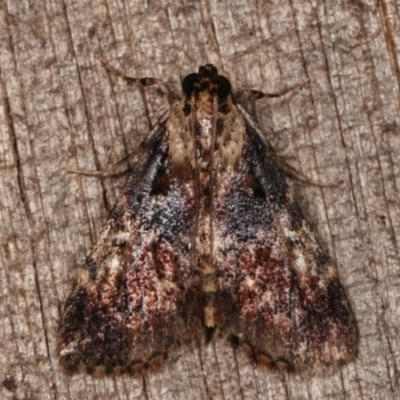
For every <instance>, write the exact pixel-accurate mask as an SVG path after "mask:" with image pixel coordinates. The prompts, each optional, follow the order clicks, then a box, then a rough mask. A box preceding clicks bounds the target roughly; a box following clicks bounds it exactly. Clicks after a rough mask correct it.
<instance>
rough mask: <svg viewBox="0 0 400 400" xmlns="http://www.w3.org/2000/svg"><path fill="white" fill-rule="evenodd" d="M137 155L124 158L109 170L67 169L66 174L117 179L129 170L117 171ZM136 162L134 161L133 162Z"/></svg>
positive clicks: (132, 154) (133, 154) (131, 154)
mask: <svg viewBox="0 0 400 400" xmlns="http://www.w3.org/2000/svg"><path fill="white" fill-rule="evenodd" d="M137 155H138V152H137V151H134V152H132V153H130V154H128V155H127V156H125V157H124V158H123V159H122V160H119V161H118V162H117V163H115V164H114V165H112V166H111V167H110V168H106V169H101V170H100V171H85V170H82V169H68V170H67V172H68V173H69V174H77V175H85V176H101V177H103V178H107V177H110V176H112V177H117V176H120V175H124V174H126V173H127V172H129V171H130V170H131V168H129V167H128V168H125V170H124V171H120V172H117V169H118V168H119V167H120V166H121V165H124V164H126V163H127V162H128V161H129V160H130V159H131V158H134V157H135V156H137ZM135 161H136V160H134V162H135Z"/></svg>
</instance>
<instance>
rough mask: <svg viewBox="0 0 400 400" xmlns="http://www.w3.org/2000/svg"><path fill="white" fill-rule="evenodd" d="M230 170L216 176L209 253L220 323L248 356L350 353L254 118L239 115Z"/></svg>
mask: <svg viewBox="0 0 400 400" xmlns="http://www.w3.org/2000/svg"><path fill="white" fill-rule="evenodd" d="M243 122H244V124H243V151H242V155H241V157H240V159H239V163H238V166H237V168H234V169H226V170H224V171H223V172H222V171H221V173H220V174H219V176H218V178H217V182H218V183H217V185H218V187H217V191H216V193H217V194H216V199H215V216H216V226H215V232H214V235H215V243H216V248H215V257H216V265H217V268H218V278H219V288H220V303H219V309H220V315H221V318H222V320H223V323H222V325H225V327H226V328H227V329H228V331H229V332H231V333H232V334H234V335H235V336H237V337H239V338H240V339H241V340H242V341H243V342H245V343H247V344H249V345H250V347H251V348H252V349H253V350H254V352H255V353H256V354H258V353H261V354H264V355H266V356H268V357H269V358H270V359H272V360H275V361H277V360H282V361H287V362H289V363H291V364H307V363H315V362H331V361H337V360H342V359H343V360H344V359H348V358H351V356H353V355H354V352H355V346H356V329H355V322H354V318H353V315H352V313H351V309H350V306H349V303H348V300H347V298H346V295H345V293H344V291H343V288H342V286H341V284H340V282H339V279H338V274H337V270H336V268H335V266H334V265H332V263H331V262H330V261H329V259H328V258H327V257H325V256H324V254H323V253H322V251H321V249H320V247H319V245H318V243H317V242H316V240H315V238H314V236H313V234H312V232H311V231H310V229H309V226H308V224H307V222H306V221H305V219H304V217H303V214H302V212H301V210H300V208H299V206H298V205H297V203H296V202H295V200H294V199H293V196H292V193H291V191H290V190H289V188H288V186H287V184H286V182H285V180H284V178H283V176H282V174H281V172H280V171H279V169H278V167H277V165H276V164H275V162H274V160H273V157H271V155H270V154H269V153H268V152H269V150H268V149H267V146H266V145H265V144H264V142H263V141H262V140H261V138H260V135H259V134H258V132H257V129H256V127H255V125H254V123H253V122H252V121H251V120H250V119H249V117H248V116H247V115H243Z"/></svg>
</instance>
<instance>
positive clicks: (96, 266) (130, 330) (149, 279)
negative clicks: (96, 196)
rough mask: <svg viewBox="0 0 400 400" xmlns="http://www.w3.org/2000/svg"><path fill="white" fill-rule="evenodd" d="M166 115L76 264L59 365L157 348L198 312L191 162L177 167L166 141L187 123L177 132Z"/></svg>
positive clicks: (123, 358)
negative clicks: (89, 247)
mask: <svg viewBox="0 0 400 400" xmlns="http://www.w3.org/2000/svg"><path fill="white" fill-rule="evenodd" d="M181 108H182V107H181ZM170 114H171V113H170ZM175 114H176V112H175ZM173 120H174V117H173V116H172V117H169V118H166V119H164V121H163V122H161V123H160V124H159V125H158V127H156V129H155V131H154V132H153V134H152V135H151V136H150V139H149V140H148V141H147V142H146V143H145V144H144V145H143V146H144V149H143V153H142V155H141V159H140V160H139V162H138V164H137V165H136V167H135V168H134V171H133V172H132V174H131V176H130V178H129V180H128V182H127V184H126V186H125V188H124V190H123V192H122V194H121V196H120V197H119V200H118V201H117V203H116V205H115V207H114V208H113V210H112V212H111V214H110V217H109V219H108V221H107V223H106V225H105V227H104V228H103V231H102V232H101V234H100V237H99V239H98V241H97V243H96V245H95V246H94V249H93V250H92V252H91V254H90V255H89V256H88V257H87V259H86V262H85V264H84V265H83V267H80V268H79V270H78V279H77V283H76V286H75V288H74V290H73V292H72V293H71V295H70V296H69V298H68V300H67V302H66V305H65V310H64V314H63V319H62V321H61V325H60V330H59V335H58V343H59V348H60V358H61V361H62V362H63V363H64V364H65V365H66V366H76V365H80V364H83V365H86V366H93V367H94V366H97V365H105V366H106V367H107V366H109V367H111V366H115V365H120V366H127V365H129V364H131V363H133V362H135V361H140V362H143V361H147V360H149V359H151V358H152V357H154V356H156V355H159V354H162V353H164V352H165V351H166V349H167V348H168V346H169V345H171V343H173V342H174V341H176V340H178V339H179V337H180V336H182V335H183V334H184V333H185V331H186V330H187V328H188V326H189V325H190V324H191V323H195V319H196V318H195V317H196V315H198V314H199V311H198V310H197V309H196V304H199V301H198V300H197V297H198V296H199V295H200V293H201V290H200V289H199V287H198V285H199V282H198V271H197V270H196V263H194V262H193V256H192V251H191V248H192V244H191V239H192V237H193V231H192V230H193V226H194V223H193V219H194V215H195V206H194V203H195V200H194V191H193V180H194V179H193V177H191V176H190V175H191V171H192V170H191V168H190V163H189V165H186V168H185V169H184V170H181V171H180V174H178V173H177V171H176V169H177V168H179V165H177V163H175V164H174V165H173V161H172V159H171V156H170V151H171V146H172V147H173V146H175V147H176V146H177V145H179V143H180V137H181V136H184V134H185V133H187V131H188V130H189V127H188V126H185V125H184V124H181V129H182V132H178V133H179V134H180V136H179V137H178V138H177V137H176V136H174V135H176V134H177V132H175V131H174V127H173V126H172V127H171V126H170V125H171V124H173ZM181 157H183V156H181ZM175 161H177V160H175ZM178 161H179V160H178ZM181 161H182V162H184V161H187V160H181ZM178 176H180V178H179V179H178Z"/></svg>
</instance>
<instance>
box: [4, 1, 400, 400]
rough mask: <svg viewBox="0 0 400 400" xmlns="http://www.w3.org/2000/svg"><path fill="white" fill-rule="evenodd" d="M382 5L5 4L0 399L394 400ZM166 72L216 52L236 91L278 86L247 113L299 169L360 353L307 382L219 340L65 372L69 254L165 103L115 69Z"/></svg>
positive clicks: (399, 178)
mask: <svg viewBox="0 0 400 400" xmlns="http://www.w3.org/2000/svg"><path fill="white" fill-rule="evenodd" d="M399 15H400V13H399V4H398V3H396V2H394V1H390V0H381V1H379V2H377V1H375V2H374V1H351V0H347V1H346V0H341V1H334V0H326V1H323V0H311V1H305V0H289V1H285V0H281V1H278V0H273V1H258V2H255V1H253V2H245V1H240V0H231V1H227V0H225V1H218V2H216V1H210V2H206V1H199V2H174V1H167V0H165V1H163V0H155V1H152V2H140V1H134V0H121V1H117V0H107V1H106V0H92V1H88V0H75V1H74V0H65V1H64V2H63V1H61V0H47V1H44V0H34V1H31V2H24V1H18V2H17V1H12V0H8V1H6V0H4V1H1V2H0V193H1V196H0V217H1V223H0V246H1V250H0V320H1V321H2V323H1V325H0V338H1V340H0V382H2V385H1V386H0V394H1V398H4V399H23V398H32V399H33V398H34V399H172V398H174V399H187V398H190V399H208V398H212V399H256V398H257V399H268V398H271V399H272V398H273V399H322V398H331V399H342V398H348V399H361V398H362V399H370V398H371V399H378V398H380V399H395V398H399V397H400V393H399V387H398V374H399V364H400V340H399V336H400V332H399V320H400V316H399V310H400V289H399V287H400V263H399V261H400V260H399V258H400V256H399V238H400V207H399V205H400V198H399V189H398V188H399V187H400V173H399V172H400V171H399V168H400V129H399V100H400V99H399V84H400V67H399V60H398V58H399V54H400V29H399V28H400V27H399V24H400V17H399ZM95 54H100V55H101V56H102V57H103V58H105V59H107V60H109V62H110V63H112V65H114V66H115V67H117V68H119V69H120V70H122V71H124V72H125V73H126V74H128V75H131V76H136V77H143V76H152V77H158V78H163V79H164V80H165V81H166V83H168V84H169V85H170V86H171V87H172V89H173V90H174V92H175V93H177V94H178V93H180V81H181V79H182V78H183V77H184V76H185V75H186V74H188V73H190V72H195V71H197V68H198V66H199V65H202V64H204V63H208V62H211V63H214V64H215V65H216V66H217V67H218V68H219V70H220V72H221V73H223V74H224V75H226V76H228V77H229V78H230V80H231V82H232V83H233V86H234V89H236V90H238V89H258V90H264V91H267V92H277V91H279V90H281V89H282V88H284V87H287V86H290V85H294V84H296V83H299V82H302V81H305V80H309V84H308V85H306V86H305V87H303V88H302V89H301V90H299V91H297V92H293V93H290V94H289V95H288V96H286V97H285V98H280V99H277V100H261V101H260V102H258V104H257V105H256V107H255V112H256V116H257V118H258V120H259V122H260V124H261V125H262V127H263V129H264V130H265V132H266V134H267V135H268V138H269V140H270V141H271V143H272V144H273V146H274V147H275V149H276V150H277V151H278V152H279V153H280V154H282V155H283V156H285V157H286V158H287V160H288V162H289V163H290V164H291V165H292V166H294V167H295V168H296V169H298V170H299V171H301V172H302V173H303V174H305V175H306V176H309V177H311V178H313V179H317V180H321V181H326V182H329V181H334V180H336V179H338V178H339V179H343V180H344V184H343V185H342V186H340V187H339V188H324V189H321V188H316V187H312V186H304V185H303V184H300V183H299V182H294V184H293V186H294V190H295V193H296V197H297V199H298V200H299V201H300V203H301V205H302V208H303V210H304V212H305V214H306V215H307V218H308V220H309V222H310V223H311V224H312V225H313V227H314V228H315V232H316V234H317V236H318V238H319V241H320V242H321V244H322V246H323V247H324V249H325V250H326V251H327V253H328V254H329V255H330V256H331V257H332V258H333V259H334V260H336V262H337V265H338V269H339V274H340V277H341V281H342V283H343V286H344V287H345V288H346V290H347V293H348V296H349V298H350V301H351V304H352V307H353V310H354V313H355V316H356V319H357V323H358V329H359V333H360V342H359V356H358V358H357V360H356V361H355V362H353V363H350V364H348V365H345V366H343V367H341V368H337V369H332V370H330V371H325V373H321V374H319V375H313V376H307V375H304V374H300V375H284V374H279V373H277V374H272V373H269V372H267V371H265V370H263V369H262V368H260V367H255V366H254V365H252V363H251V362H250V361H249V360H248V358H246V357H245V355H244V354H243V352H242V351H241V350H240V349H239V350H236V351H235V350H234V349H233V348H232V347H231V346H230V345H229V343H226V342H225V341H223V340H216V341H214V342H212V343H211V344H210V345H195V344H191V345H189V346H186V345H184V346H181V347H179V348H178V349H176V351H174V352H171V354H170V358H169V360H168V362H167V364H166V365H165V367H164V368H163V370H162V371H161V372H160V373H155V374H153V373H149V374H145V375H144V376H143V378H139V379H137V378H131V377H128V376H118V375H111V376H107V377H95V376H89V375H86V374H78V375H74V376H72V377H71V376H67V375H65V374H64V373H63V372H62V371H61V370H60V369H59V366H58V358H57V351H56V343H55V340H56V332H57V327H58V322H59V319H60V315H61V311H62V306H63V303H64V301H65V299H66V297H67V295H68V293H69V291H70V289H71V285H72V282H73V277H74V270H75V267H76V265H78V263H80V262H81V261H82V259H83V258H84V256H85V254H86V253H87V252H88V251H89V250H90V248H91V245H92V243H93V242H94V240H95V239H96V237H97V235H98V233H99V230H100V229H101V227H102V225H103V223H104V221H105V219H106V217H107V213H108V211H109V210H110V207H111V206H112V204H113V202H114V201H115V199H116V197H117V195H118V193H119V191H120V190H121V188H122V186H123V184H124V180H125V179H126V177H124V176H122V177H119V178H113V179H110V178H103V179H101V178H92V177H85V176H78V175H71V174H68V173H67V172H66V171H67V170H68V169H84V170H98V169H102V168H108V167H109V166H110V165H112V164H113V163H115V162H117V161H119V160H120V159H122V158H123V157H124V156H125V155H127V154H129V153H131V152H132V151H134V150H135V149H137V146H138V144H139V143H140V141H141V140H142V139H143V138H144V136H145V135H146V133H147V132H148V130H149V129H150V127H151V126H152V125H153V124H154V122H155V121H156V120H157V117H158V116H159V115H161V113H162V111H163V110H165V109H166V107H168V102H167V99H166V98H165V96H162V95H160V93H159V92H158V91H157V90H152V89H147V90H142V89H140V88H137V87H134V86H129V85H127V84H126V83H125V82H124V81H123V80H121V79H119V78H117V77H115V76H112V75H110V74H109V73H108V72H107V71H106V70H105V69H104V68H103V66H102V65H101V63H100V62H99V61H98V60H97V59H96V58H95Z"/></svg>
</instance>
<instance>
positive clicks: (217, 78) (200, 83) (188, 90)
mask: <svg viewBox="0 0 400 400" xmlns="http://www.w3.org/2000/svg"><path fill="white" fill-rule="evenodd" d="M182 89H183V92H184V93H185V94H186V96H187V97H190V96H192V94H193V93H195V94H198V93H200V92H203V91H206V90H207V91H210V92H215V93H216V94H217V96H218V97H219V98H225V97H227V96H228V95H229V94H230V93H231V83H230V82H229V79H228V78H226V77H225V76H222V75H218V70H217V68H215V67H214V65H212V64H206V65H202V66H201V67H200V68H199V72H198V73H197V74H196V73H193V74H189V75H187V76H186V77H185V78H184V80H183V81H182Z"/></svg>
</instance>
